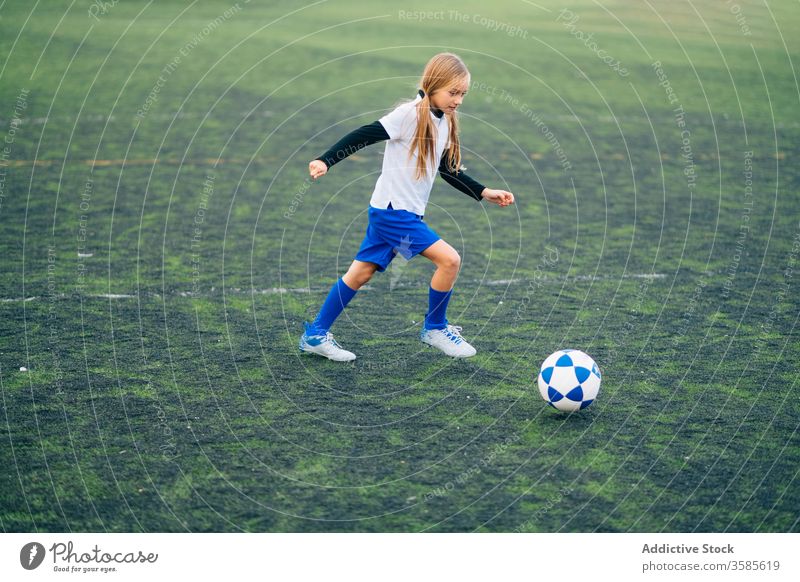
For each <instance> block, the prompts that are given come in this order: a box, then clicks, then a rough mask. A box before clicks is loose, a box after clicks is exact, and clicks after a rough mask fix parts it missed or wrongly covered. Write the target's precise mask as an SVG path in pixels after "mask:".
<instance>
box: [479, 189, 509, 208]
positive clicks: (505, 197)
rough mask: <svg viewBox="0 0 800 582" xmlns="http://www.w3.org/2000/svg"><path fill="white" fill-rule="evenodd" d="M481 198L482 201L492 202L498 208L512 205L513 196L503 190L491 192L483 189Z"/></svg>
mask: <svg viewBox="0 0 800 582" xmlns="http://www.w3.org/2000/svg"><path fill="white" fill-rule="evenodd" d="M481 196H482V197H483V199H484V200H488V201H489V202H493V203H494V204H497V205H498V206H508V205H509V204H514V195H513V194H512V193H511V192H506V191H505V190H492V189H491V188H485V189H484V190H483V192H481Z"/></svg>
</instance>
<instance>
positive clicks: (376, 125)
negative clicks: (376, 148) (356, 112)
mask: <svg viewBox="0 0 800 582" xmlns="http://www.w3.org/2000/svg"><path fill="white" fill-rule="evenodd" d="M387 139H389V134H388V133H386V130H385V129H384V127H383V125H381V122H380V121H373V122H372V123H370V124H367V125H362V126H361V127H359V128H358V129H354V130H353V131H351V132H350V133H348V134H347V135H346V136H344V137H343V138H342V139H340V140H339V141H337V142H336V143H335V144H333V146H332V147H331V149H329V150H328V151H327V152H325V153H324V154H322V155H321V156H320V157H318V158H315V159H317V160H322V161H323V162H325V164H326V165H327V166H328V167H329V168H330V167H331V166H332V165H334V164H335V163H336V162H341V161H342V160H343V159H345V158H346V157H347V156H349V155H351V154H354V153H356V152H357V151H358V150H360V149H361V148H364V147H367V146H368V145H372V144H374V143H378V142H379V141H385V140H387Z"/></svg>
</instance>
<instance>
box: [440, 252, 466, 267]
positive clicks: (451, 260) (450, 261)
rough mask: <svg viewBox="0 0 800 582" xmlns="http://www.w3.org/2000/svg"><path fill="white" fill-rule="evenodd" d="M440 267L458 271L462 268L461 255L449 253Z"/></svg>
mask: <svg viewBox="0 0 800 582" xmlns="http://www.w3.org/2000/svg"><path fill="white" fill-rule="evenodd" d="M439 266H440V267H442V268H443V269H447V270H448V271H458V269H459V268H460V267H461V255H459V254H458V253H457V252H456V251H453V252H452V253H448V254H447V255H446V256H445V257H444V258H443V259H442V260H441V262H440V263H439Z"/></svg>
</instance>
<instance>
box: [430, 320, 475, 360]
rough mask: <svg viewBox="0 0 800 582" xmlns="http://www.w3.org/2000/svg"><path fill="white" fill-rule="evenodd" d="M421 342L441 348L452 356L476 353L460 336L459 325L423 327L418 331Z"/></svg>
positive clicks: (463, 356)
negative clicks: (435, 327)
mask: <svg viewBox="0 0 800 582" xmlns="http://www.w3.org/2000/svg"><path fill="white" fill-rule="evenodd" d="M419 339H421V340H422V343H426V344H428V345H430V346H433V347H435V348H438V349H440V350H442V351H443V352H444V353H445V354H447V355H448V356H452V357H454V358H469V357H472V356H474V355H475V354H477V353H478V352H477V350H476V349H475V348H473V347H472V346H471V345H469V344H468V343H467V340H465V339H464V338H463V337H461V326H458V325H450V324H447V327H446V328H444V329H425V327H423V328H422V331H421V332H420V333H419Z"/></svg>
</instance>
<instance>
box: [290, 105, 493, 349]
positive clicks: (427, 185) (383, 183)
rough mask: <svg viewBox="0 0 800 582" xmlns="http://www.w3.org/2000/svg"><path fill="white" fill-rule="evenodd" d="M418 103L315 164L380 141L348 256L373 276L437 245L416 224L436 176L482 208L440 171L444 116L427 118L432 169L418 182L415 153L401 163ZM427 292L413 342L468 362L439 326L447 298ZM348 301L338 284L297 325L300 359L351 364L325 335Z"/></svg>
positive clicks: (472, 185) (477, 190) (458, 178)
mask: <svg viewBox="0 0 800 582" xmlns="http://www.w3.org/2000/svg"><path fill="white" fill-rule="evenodd" d="M423 96H424V93H423V91H422V90H420V91H419V92H418V94H417V96H416V98H415V99H414V100H413V101H410V102H407V103H403V104H401V105H399V106H398V107H396V108H395V109H394V110H393V111H391V112H390V113H388V114H386V115H384V116H383V117H381V118H380V119H379V120H377V121H375V122H373V123H370V124H368V125H364V126H362V127H359V128H358V129H356V130H354V131H352V132H350V133H349V134H347V135H346V136H344V137H343V138H342V139H340V140H339V141H338V142H336V143H335V144H334V145H333V146H332V147H331V148H330V149H329V150H328V151H327V152H325V153H324V154H323V155H321V156H320V157H318V158H316V159H317V160H320V161H322V162H324V163H325V164H326V165H327V166H328V168H330V167H331V166H333V165H334V164H336V163H338V162H340V161H341V160H343V159H345V158H346V157H348V156H349V155H351V154H353V153H355V152H357V151H358V150H360V149H362V148H364V147H366V146H368V145H371V144H374V143H378V142H380V141H387V143H386V151H385V153H384V156H383V166H382V170H381V175H380V177H379V178H378V180H377V182H376V183H375V188H374V190H373V192H372V197H371V199H370V207H369V225H368V226H367V232H366V235H365V237H364V240H363V241H362V243H361V246H360V247H359V250H358V252H357V253H356V256H355V259H356V260H358V261H364V262H370V263H374V264H375V265H376V266H377V270H378V271H384V270H385V269H386V267H387V266H388V265H389V263H390V262H391V261H392V259H394V257H395V256H396V255H397V254H401V255H402V256H403V258H405V259H411V257H414V256H416V255H418V254H420V253H422V252H423V251H424V250H425V249H427V248H428V247H430V246H431V245H432V244H434V243H435V242H436V241H438V240H439V239H440V237H439V235H438V234H436V232H435V231H434V230H433V229H431V228H430V227H429V226H428V225H427V224H426V223H425V222H424V220H423V217H424V214H425V208H426V206H427V203H428V199H429V196H430V192H431V188H432V187H433V181H434V179H435V176H436V173H437V172H438V174H439V175H440V176H441V177H442V178H443V179H444V180H445V181H446V182H447V183H448V184H450V185H451V186H453V187H454V188H456V189H457V190H459V191H461V192H463V193H464V194H466V195H468V196H470V197H471V198H474V199H475V200H477V201H479V202H480V201H481V200H482V197H481V193H482V192H483V190H484V188H485V187H484V186H483V185H482V184H480V183H479V182H476V181H475V180H473V179H472V178H470V177H469V176H467V175H466V174H465V173H464V172H462V171H461V170H460V169H458V170H456V171H451V170H450V168H449V167H448V166H447V161H446V156H444V153H445V151H446V150H447V147H448V142H449V131H450V127H449V120H448V118H447V115H445V114H444V112H443V111H441V110H439V109H435V108H431V110H430V115H431V121H432V122H433V124H434V126H435V128H436V143H435V146H434V147H435V150H434V151H435V159H437V160H440V162H439V165H438V168H434V167H432V164H431V163H430V162H428V167H427V170H428V171H427V172H426V174H425V176H423V177H422V178H421V179H416V177H415V170H416V167H417V152H416V151H414V152H413V153H412V155H411V156H409V150H410V149H411V144H412V142H413V138H414V132H415V129H416V124H417V118H416V115H417V110H416V105H417V103H419V102H420V101H421V100H422V98H423ZM430 292H431V303H430V305H431V308H430V309H429V312H428V314H427V315H426V318H425V324H424V325H423V330H422V333H421V334H420V337H421V339H422V341H424V342H426V343H430V344H431V345H436V346H437V347H440V349H441V348H442V346H445V347H446V348H447V349H446V350H445V352H446V353H448V352H452V353H450V354H449V355H460V356H462V357H467V356H471V355H474V353H475V350H474V348H472V346H469V344H467V342H466V341H465V340H463V338H461V336H460V334H459V332H460V328H458V327H456V326H452V325H449V324H448V323H447V319H446V317H445V312H446V309H447V304H448V302H449V299H450V295H451V294H452V290H450V291H447V292H442V291H436V290H435V289H433V288H431V289H430ZM355 294H356V290H355V289H351V288H350V287H348V286H347V284H346V283H345V282H344V281H343V280H342V279H341V278H340V279H339V280H338V281H337V282H336V283H335V284H334V286H333V288H332V289H331V291H330V293H329V295H328V298H327V299H326V300H325V303H324V304H323V306H322V308H321V310H320V313H319V314H318V316H317V318H316V319H315V321H314V322H313V323H311V324H308V323H306V324H305V327H306V331H305V333H304V335H303V337H301V339H300V349H301V350H302V351H310V352H315V353H320V354H322V355H325V356H326V357H329V358H331V359H338V360H352V359H354V358H355V355H354V354H352V353H351V352H347V351H345V350H342V349H341V346H339V345H338V344H337V343H336V341H335V340H334V339H333V337H332V336H331V334H330V332H329V329H330V326H331V325H332V324H333V321H334V320H335V319H336V317H337V316H338V315H339V313H341V311H342V310H343V309H344V308H345V307H346V305H347V303H349V302H350V300H351V299H352V298H353V296H355ZM440 336H441V337H440ZM442 342H444V343H442ZM438 343H442V345H438ZM326 344H327V345H326ZM445 344H447V345H445Z"/></svg>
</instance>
